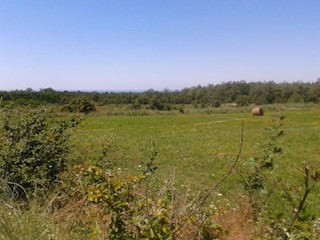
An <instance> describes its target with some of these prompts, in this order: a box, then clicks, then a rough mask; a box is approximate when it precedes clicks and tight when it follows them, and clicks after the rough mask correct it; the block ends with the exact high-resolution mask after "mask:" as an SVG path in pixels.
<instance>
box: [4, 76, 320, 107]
mask: <svg viewBox="0 0 320 240" xmlns="http://www.w3.org/2000/svg"><path fill="white" fill-rule="evenodd" d="M1 98H2V99H3V101H4V102H5V103H8V102H14V103H15V104H18V105H31V106H35V105H43V104H59V105H64V104H67V105H66V106H65V110H66V111H72V112H74V111H76V112H79V110H81V108H80V107H81V105H83V103H80V100H81V99H83V98H85V99H87V100H88V101H89V102H94V103H96V104H98V105H111V104H118V105H124V104H128V105H130V106H131V107H132V108H133V109H139V108H140V107H141V105H148V106H149V107H150V108H151V109H154V110H159V111H162V110H170V109H171V106H173V105H181V104H188V105H191V104H192V105H193V106H195V107H202V108H203V107H208V106H213V107H219V106H220V105H221V104H226V103H237V104H238V106H248V105H251V104H257V105H262V104H273V103H319V102H320V80H319V79H318V80H317V81H316V82H313V83H303V82H293V83H288V82H281V83H275V82H273V81H268V82H249V83H247V82H245V81H237V82H224V83H221V84H217V85H213V84H209V85H207V86H194V87H190V88H184V89H182V90H180V91H169V90H164V91H154V90H152V89H151V90H148V91H144V92H80V91H77V92H68V91H63V92H60V91H55V90H53V89H52V88H46V89H41V90H40V91H39V92H37V91H33V90H32V89H30V88H29V89H26V90H24V91H22V90H16V91H11V92H4V91H2V92H0V99H1ZM79 99H80V100H79ZM88 106H89V105H88ZM89 109H90V111H92V106H90V108H89ZM84 111H87V110H84Z"/></svg>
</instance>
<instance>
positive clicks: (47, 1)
mask: <svg viewBox="0 0 320 240" xmlns="http://www.w3.org/2000/svg"><path fill="white" fill-rule="evenodd" d="M319 77H320V0H0V89H1V90H14V89H26V88H28V87H30V88H32V89H35V90H38V89H40V88H47V87H52V88H54V89H56V90H147V89H151V88H152V89H155V90H163V89H165V88H168V89H171V90H175V89H182V88H184V87H192V86H197V85H203V86H204V85H207V84H218V83H221V82H227V81H238V80H246V81H247V82H250V81H269V80H273V81H276V82H281V81H288V82H292V81H308V82H313V81H316V80H317V78H319Z"/></svg>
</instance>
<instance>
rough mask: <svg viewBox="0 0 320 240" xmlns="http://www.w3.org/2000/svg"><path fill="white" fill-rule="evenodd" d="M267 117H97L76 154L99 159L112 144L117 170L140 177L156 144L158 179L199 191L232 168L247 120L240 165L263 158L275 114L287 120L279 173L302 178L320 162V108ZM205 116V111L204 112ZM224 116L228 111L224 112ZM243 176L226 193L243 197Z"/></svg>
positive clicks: (79, 132) (233, 113)
mask: <svg viewBox="0 0 320 240" xmlns="http://www.w3.org/2000/svg"><path fill="white" fill-rule="evenodd" d="M269 109H270V110H269V111H266V114H265V116H263V117H252V116H251V114H250V113H248V112H244V111H239V110H238V109H235V110H230V111H228V112H226V113H214V112H211V113H210V114H204V113H199V111H194V112H189V113H188V114H154V115H147V116H109V115H103V114H102V113H99V114H97V115H91V116H89V117H88V118H86V120H85V121H83V122H82V123H81V125H80V126H78V127H77V129H76V132H75V134H74V136H75V138H74V143H75V146H76V149H75V150H76V151H78V154H79V155H81V157H86V156H87V157H89V156H94V155H96V154H97V152H98V151H99V148H101V145H102V142H105V141H106V140H112V145H111V149H110V150H109V159H110V160H111V161H113V162H115V163H116V164H117V168H120V169H121V170H123V171H126V172H129V173H134V172H135V171H137V170H138V169H139V165H140V164H141V162H142V161H143V160H145V159H147V158H148V156H150V148H151V146H152V145H151V141H154V142H155V145H156V149H157V151H158V152H159V156H158V157H157V159H156V164H157V166H158V167H159V169H158V171H157V174H156V175H157V177H158V178H159V179H161V180H171V179H172V178H174V181H175V182H176V185H177V186H183V185H190V186H191V188H192V189H194V190H199V189H204V188H206V187H208V186H209V185H210V184H212V183H215V182H217V181H218V180H219V179H220V178H221V176H222V175H223V174H225V172H227V170H228V169H229V167H230V166H231V165H232V163H233V161H234V159H235V157H236V155H237V153H238V151H239V144H240V139H241V126H242V122H243V126H244V131H243V137H244V142H243V148H242V153H241V157H240V163H239V164H238V165H239V166H241V165H242V163H243V162H244V161H245V160H247V159H248V158H249V157H252V156H259V155H261V152H260V151H261V150H260V149H259V148H257V147H256V144H257V143H259V142H262V141H263V140H264V139H265V138H266V137H267V132H266V130H265V128H266V127H268V126H269V125H270V121H271V119H272V116H273V115H274V114H282V115H284V116H285V117H286V119H285V120H284V122H283V123H284V125H283V127H282V129H283V130H284V132H285V136H284V137H283V138H282V139H281V141H280V142H279V143H278V145H279V147H282V148H283V151H284V154H283V155H281V156H280V157H279V158H277V159H276V165H277V167H276V168H275V169H274V174H279V175H282V176H285V177H286V178H289V179H290V181H293V182H294V181H296V180H299V177H300V175H299V170H300V168H301V167H302V163H303V162H305V161H310V162H312V163H315V164H318V162H319V161H320V154H319V153H320V109H319V107H312V108H300V107H299V108H289V107H287V108H285V107H282V108H281V111H280V112H278V111H275V110H274V108H273V107H269ZM203 112H205V111H203ZM221 112H223V111H221ZM318 167H319V165H318ZM238 181H239V177H238V176H237V175H236V174H233V175H232V176H231V177H230V178H229V179H228V180H227V181H226V182H225V183H224V184H223V186H222V188H221V189H220V191H221V192H222V193H223V194H226V193H231V194H232V193H235V194H236V193H237V192H238V187H239V182H238Z"/></svg>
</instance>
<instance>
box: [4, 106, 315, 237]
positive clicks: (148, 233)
mask: <svg viewBox="0 0 320 240" xmlns="http://www.w3.org/2000/svg"><path fill="white" fill-rule="evenodd" d="M263 108H264V110H265V115H264V116H259V117H253V116H252V115H251V113H250V108H249V107H235V108H234V107H228V106H222V107H220V108H201V109H194V108H193V107H191V106H186V107H185V111H184V112H183V113H182V112H180V111H179V110H176V111H170V112H166V111H160V112H157V111H152V110H150V109H149V110H148V109H140V110H132V109H131V110H130V108H129V107H126V106H104V107H98V109H97V112H94V113H90V114H88V115H83V114H79V113H75V114H74V113H61V112H59V111H57V112H55V111H54V114H55V115H57V116H58V118H59V119H60V120H63V119H70V118H76V119H81V120H80V122H79V124H76V125H75V126H74V127H72V128H70V129H68V130H67V131H68V133H69V136H70V137H71V139H70V146H71V149H70V152H69V154H68V158H67V159H68V160H67V169H65V170H63V171H62V172H60V173H59V181H60V182H59V184H56V185H54V187H53V188H52V190H50V191H49V192H48V191H47V190H46V189H45V188H44V189H43V192H41V191H40V188H39V186H37V184H36V185H35V189H33V188H30V189H29V190H28V191H30V193H31V194H30V197H28V198H27V199H24V200H23V198H22V199H19V198H18V199H16V195H15V193H14V192H10V191H9V190H8V189H7V187H6V184H7V183H8V184H11V183H9V182H8V181H7V180H6V179H2V181H1V188H0V189H1V192H2V193H1V198H0V200H1V202H2V207H0V216H1V219H2V220H0V227H1V229H2V230H0V237H3V239H22V238H23V237H30V239H31V238H32V239H47V238H48V239H75V238H76V239H276V238H277V239H318V237H319V236H320V226H318V225H316V224H317V223H318V222H319V219H320V218H319V216H320V210H319V208H318V207H317V206H318V205H319V204H320V200H319V198H318V197H317V196H318V195H319V193H320V189H319V188H320V187H319V185H318V184H317V183H318V181H319V180H320V173H319V169H320V165H319V161H320V155H319V152H320V151H319V150H320V135H319V130H320V107H319V106H318V105H314V104H310V105H306V104H303V105H302V104H298V105H297V104H295V105H288V104H286V105H266V106H263ZM16 114H20V113H19V112H17V113H16ZM24 114H27V115H24V116H27V118H24V117H21V119H20V120H17V121H18V122H16V120H15V118H17V116H18V115H13V118H11V119H13V120H12V121H13V122H12V124H13V125H12V127H13V128H12V129H11V130H10V131H12V134H20V133H19V132H17V131H16V130H15V129H17V128H21V129H26V128H27V129H29V130H30V127H32V129H31V130H30V131H33V127H35V129H37V128H39V129H40V130H39V133H37V134H36V135H38V136H34V134H31V135H30V136H29V137H28V138H30V144H34V141H36V142H37V141H39V140H38V138H39V137H40V142H39V144H40V145H35V146H37V147H36V148H37V149H39V153H37V152H35V151H34V150H33V149H34V147H31V148H26V152H28V151H31V152H32V153H35V154H38V155H37V157H39V159H42V160H41V161H43V164H46V154H51V152H55V151H60V150H59V149H60V147H63V148H64V145H63V144H64V143H65V142H64V139H65V138H63V137H62V136H63V135H61V137H62V138H61V141H62V142H61V143H59V141H60V140H58V143H54V142H52V140H53V139H54V137H57V136H59V134H60V132H61V133H62V132H63V131H64V130H63V129H65V128H64V126H66V125H64V124H62V125H57V126H55V127H54V128H48V129H46V128H45V124H44V123H45V120H44V122H42V123H41V122H40V123H41V124H40V123H37V121H36V120H35V119H36V118H34V116H33V113H32V112H31V114H30V113H29V111H27V113H24ZM39 116H40V117H41V116H42V115H39ZM49 116H50V115H49ZM281 116H284V118H282V117H281ZM4 119H5V118H4ZM9 119H10V118H9ZM279 119H282V120H281V121H280V120H279ZM275 120H277V121H276V122H275ZM19 121H20V122H19ZM24 122H26V123H24ZM276 123H277V124H278V125H277V124H276ZM8 124H9V125H8V126H10V124H11V123H10V122H8ZM24 124H26V125H24ZM58 126H61V127H62V128H61V129H60V130H59V128H58ZM41 129H42V130H41ZM268 129H269V130H268ZM29 130H28V131H29ZM280 130H281V131H283V133H284V134H282V132H281V134H279V133H280ZM4 131H6V130H4ZM36 131H37V130H36ZM42 131H43V132H44V133H45V134H43V133H42ZM275 132H277V134H276V135H273V133H275ZM270 133H272V134H270ZM46 134H49V135H48V137H47V136H46ZM54 134H58V135H54ZM51 135H52V137H51ZM8 136H10V135H8ZM274 136H278V137H274ZM3 137H5V135H3ZM4 139H5V138H4ZM57 139H59V138H57ZM28 141H29V140H28V139H27V140H26V139H24V137H23V135H22V142H19V144H18V145H17V146H16V149H15V148H12V149H13V154H14V155H12V156H15V157H18V156H20V154H21V153H23V154H25V153H24V151H21V149H23V147H24V144H25V143H28ZM45 142H49V143H50V144H52V146H53V148H52V149H50V148H47V147H46V146H42V145H43V143H45ZM13 143H14V142H13ZM266 143H267V144H266ZM3 146H4V149H3V150H2V154H3V156H6V154H7V153H8V152H10V150H8V149H10V148H8V149H7V148H6V146H8V145H6V143H4V144H3ZM26 146H27V145H26ZM31 146H32V145H31ZM280 148H281V151H280V150H279V149H280ZM41 149H42V150H41ZM7 151H8V152H7ZM41 151H44V153H45V154H43V153H41ZM280 152H281V153H280ZM57 153H58V152H57ZM61 153H63V152H61ZM8 156H10V155H8ZM55 156H56V157H58V158H57V159H56V160H55V161H60V160H59V159H60V158H59V154H57V155H53V158H54V157H55ZM266 156H267V157H266ZM1 157H2V156H1ZM28 157H30V156H29V155H28ZM31 157H32V156H31ZM4 159H5V158H4ZM31 159H33V160H31V161H34V157H33V158H31ZM35 160H37V159H35ZM269 160H271V163H270V162H269ZM28 161H29V160H28ZM13 164H17V163H16V162H13ZM19 164H20V165H19ZM19 164H18V165H12V166H13V167H14V168H17V167H18V169H20V166H21V167H22V169H27V167H28V168H29V167H30V165H29V163H25V161H24V160H23V161H22V162H21V163H19ZM37 164H38V163H37ZM250 164H251V165H250ZM266 164H267V165H266ZM268 164H269V165H268ZM270 164H271V165H270ZM57 166H58V165H57ZM154 167H156V168H154ZM49 168H50V166H49ZM146 169H147V170H146ZM19 171H20V170H19ZM19 171H18V172H17V173H19ZM24 171H26V170H23V174H25V172H24ZM42 171H47V170H42ZM48 173H49V172H48ZM51 174H52V173H51ZM22 176H23V175H22ZM52 176H55V175H52ZM29 178H30V179H29ZM29 178H27V179H26V180H27V181H28V182H27V185H26V186H27V187H30V186H32V184H33V181H37V178H34V177H33V175H30V177H29ZM48 180H49V182H51V179H50V178H49V179H48ZM257 183H258V184H262V185H261V186H260V185H258V186H257V185H254V184H257ZM30 184H31V185H30ZM44 184H46V182H45V181H44ZM250 184H251V185H250ZM48 186H49V185H48ZM22 193H23V192H22ZM18 196H19V195H18ZM26 200H27V201H26ZM21 201H22V202H21ZM23 202H24V203H23ZM26 219H30V221H29V220H28V221H27V220H26Z"/></svg>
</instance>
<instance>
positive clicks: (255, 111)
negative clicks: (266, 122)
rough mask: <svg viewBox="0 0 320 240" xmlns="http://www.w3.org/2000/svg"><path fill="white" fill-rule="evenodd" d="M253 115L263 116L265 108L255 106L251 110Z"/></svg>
mask: <svg viewBox="0 0 320 240" xmlns="http://www.w3.org/2000/svg"><path fill="white" fill-rule="evenodd" d="M251 113H252V116H263V110H262V108H260V107H255V108H253V109H252V111H251Z"/></svg>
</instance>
